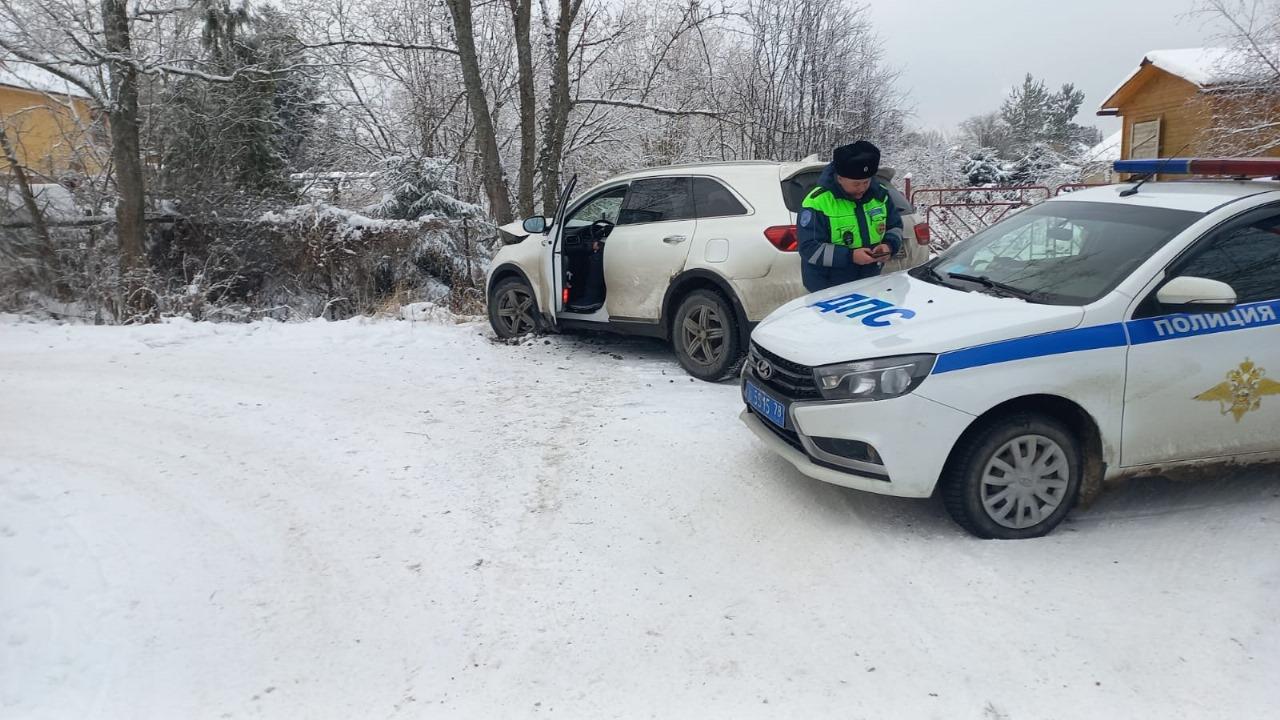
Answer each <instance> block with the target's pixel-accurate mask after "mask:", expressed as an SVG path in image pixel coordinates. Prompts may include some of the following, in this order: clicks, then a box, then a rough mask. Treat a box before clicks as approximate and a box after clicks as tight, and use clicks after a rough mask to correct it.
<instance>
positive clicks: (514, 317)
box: [488, 277, 542, 340]
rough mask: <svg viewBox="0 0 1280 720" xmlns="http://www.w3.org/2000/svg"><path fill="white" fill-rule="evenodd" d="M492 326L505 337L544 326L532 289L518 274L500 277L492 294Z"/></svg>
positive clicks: (490, 302) (490, 305)
mask: <svg viewBox="0 0 1280 720" xmlns="http://www.w3.org/2000/svg"><path fill="white" fill-rule="evenodd" d="M488 310H489V325H490V326H491V327H492V328H493V333H494V334H495V335H497V336H498V337H500V338H502V339H503V340H506V339H509V338H513V337H520V336H521V335H528V334H529V333H533V332H538V331H539V330H541V329H542V318H541V316H540V315H539V313H538V301H537V299H536V298H535V296H534V294H533V288H531V287H529V284H528V283H526V282H525V281H524V280H522V279H520V278H518V277H509V278H505V279H503V280H499V281H498V284H497V285H495V286H494V288H493V293H492V294H491V295H490V296H489V308H488Z"/></svg>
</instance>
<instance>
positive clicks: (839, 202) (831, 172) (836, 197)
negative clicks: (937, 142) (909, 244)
mask: <svg viewBox="0 0 1280 720" xmlns="http://www.w3.org/2000/svg"><path fill="white" fill-rule="evenodd" d="M879 169H880V150H879V148H877V147H876V146H875V145H872V144H871V143H869V142H867V141H865V140H859V141H858V142H855V143H853V144H851V145H843V146H841V147H838V148H836V149H835V151H834V152H833V153H832V158H831V163H830V164H829V165H827V168H826V169H825V170H824V171H823V172H822V175H821V176H820V177H819V178H818V184H817V186H815V187H814V188H813V190H811V191H809V194H808V195H806V196H805V199H804V204H803V207H802V208H801V209H800V215H799V218H798V219H797V225H798V231H799V240H800V248H799V249H800V261H801V275H802V276H803V279H804V286H805V289H807V290H808V291H809V292H816V291H818V290H825V289H826V288H829V287H833V286H835V285H842V284H844V283H847V282H853V281H854V280H861V279H863V278H869V277H874V276H876V275H879V274H880V267H881V265H883V264H884V262H885V261H886V260H888V259H889V258H890V257H891V256H893V255H894V254H896V253H897V252H898V251H899V250H900V249H901V248H902V217H901V216H900V215H899V214H898V209H897V207H896V206H895V205H894V203H893V200H892V199H891V198H890V197H889V193H888V191H887V190H885V189H884V187H883V186H882V185H881V184H880V182H879V181H878V180H876V179H875V175H876V172H877V171H878V170H879Z"/></svg>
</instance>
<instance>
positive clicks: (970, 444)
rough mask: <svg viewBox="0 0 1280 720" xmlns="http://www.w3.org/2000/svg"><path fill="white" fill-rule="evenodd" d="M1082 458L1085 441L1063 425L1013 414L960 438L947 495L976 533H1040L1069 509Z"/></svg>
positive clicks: (953, 510) (955, 513)
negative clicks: (1077, 437)
mask: <svg viewBox="0 0 1280 720" xmlns="http://www.w3.org/2000/svg"><path fill="white" fill-rule="evenodd" d="M1083 464H1084V463H1083V458H1082V456H1081V453H1080V444H1079V442H1078V441H1077V440H1076V437H1075V435H1074V434H1073V433H1072V432H1071V431H1070V430H1069V429H1068V428H1067V427H1066V426H1065V425H1063V424H1062V423H1061V422H1059V421H1057V420H1055V419H1053V418H1051V417H1047V416H1044V415H1039V414H1035V413H1016V414H1014V415H1010V416H1008V417H1005V418H1001V419H999V420H996V421H994V422H991V423H989V424H988V425H987V426H986V427H984V428H982V429H980V430H979V431H978V432H976V433H973V434H971V435H970V436H968V437H966V438H965V439H963V440H961V441H960V444H959V445H957V446H956V451H955V453H954V455H953V456H952V460H951V462H950V463H949V464H948V465H947V469H946V470H945V471H943V477H942V488H943V501H944V502H945V504H946V506H947V512H949V513H950V514H951V517H952V518H954V519H955V521H956V522H957V523H959V524H960V525H961V526H962V527H964V529H966V530H968V531H969V532H971V533H973V534H974V535H977V536H978V537H982V538H1001V539H1005V540H1015V539H1021V538H1032V537H1040V536H1042V535H1045V534H1047V533H1048V532H1049V531H1050V530H1052V529H1053V528H1055V527H1057V525H1058V523H1060V522H1062V519H1063V518H1064V517H1066V516H1067V513H1068V512H1070V511H1071V507H1072V506H1073V505H1074V504H1075V501H1076V496H1077V495H1078V494H1079V492H1080V478H1081V471H1082V466H1083Z"/></svg>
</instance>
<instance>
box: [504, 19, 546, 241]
mask: <svg viewBox="0 0 1280 720" xmlns="http://www.w3.org/2000/svg"><path fill="white" fill-rule="evenodd" d="M507 5H508V6H509V7H510V8H511V22H512V25H513V29H514V30H515V44H516V60H517V67H518V68H519V70H518V72H519V97H520V175H519V178H518V182H517V188H516V207H517V208H518V209H519V211H520V215H521V216H524V217H528V216H530V215H533V185H534V177H533V176H534V172H535V167H536V163H537V159H538V135H537V130H538V105H537V100H536V99H535V97H534V80H533V78H534V67H533V44H532V41H531V40H530V36H529V33H530V28H531V26H532V13H533V0H507Z"/></svg>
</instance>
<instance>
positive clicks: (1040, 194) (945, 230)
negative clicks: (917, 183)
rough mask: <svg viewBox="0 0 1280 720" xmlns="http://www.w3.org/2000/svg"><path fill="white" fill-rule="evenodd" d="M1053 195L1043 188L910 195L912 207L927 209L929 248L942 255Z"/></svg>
mask: <svg viewBox="0 0 1280 720" xmlns="http://www.w3.org/2000/svg"><path fill="white" fill-rule="evenodd" d="M1052 195H1053V193H1052V192H1051V191H1050V190H1049V188H1047V187H1045V186H1043V185H1019V186H1009V187H981V188H973V187H966V188H920V189H918V190H916V191H915V192H914V193H912V194H911V203H912V204H913V205H915V206H916V208H923V209H924V213H925V222H927V223H929V232H930V236H931V242H930V243H929V245H930V247H932V248H933V249H934V250H935V251H941V250H945V249H947V248H948V247H950V246H951V245H952V244H953V243H956V242H959V241H961V240H964V239H965V238H967V237H969V236H970V235H973V234H974V233H976V232H978V231H979V230H982V229H984V228H987V227H989V226H991V225H994V224H995V223H997V222H1000V221H1001V220H1003V219H1004V218H1006V217H1008V216H1009V215H1012V214H1013V213H1016V212H1018V211H1019V210H1022V209H1024V208H1028V207H1031V206H1032V205H1035V204H1036V203H1039V202H1043V201H1044V200H1048V199H1049V198H1050V197H1051V196H1052Z"/></svg>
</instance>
